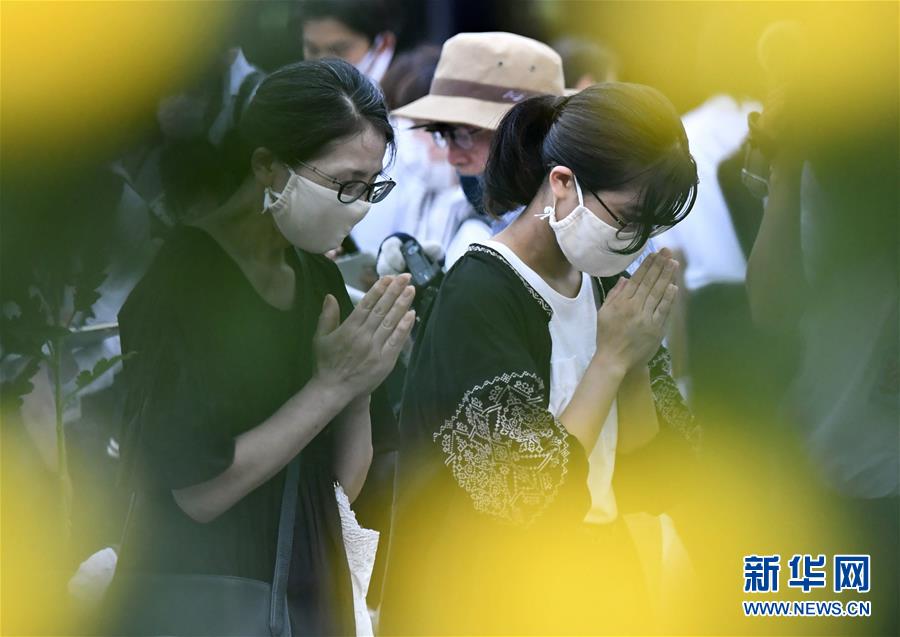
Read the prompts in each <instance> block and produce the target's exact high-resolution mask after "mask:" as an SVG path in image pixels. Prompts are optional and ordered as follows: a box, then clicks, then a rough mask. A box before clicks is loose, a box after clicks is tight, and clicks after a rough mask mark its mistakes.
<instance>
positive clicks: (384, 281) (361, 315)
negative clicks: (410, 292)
mask: <svg viewBox="0 0 900 637" xmlns="http://www.w3.org/2000/svg"><path fill="white" fill-rule="evenodd" d="M393 280H394V277H392V276H383V277H381V278H380V279H378V281H376V282H375V285H373V286H372V287H371V288H369V291H368V292H366V294H365V296H363V297H362V299H361V300H360V302H359V303H357V304H356V307H355V308H353V311H352V312H351V313H350V316H348V317H347V320H346V321H344V325H346V326H347V327H349V328H351V329H356V328H358V327H359V326H360V325H362V324H363V323H365V321H366V319H367V318H369V314H370V313H371V312H372V309H373V308H374V307H375V304H376V303H378V301H379V300H380V299H381V297H382V296H383V295H384V293H385V291H386V290H387V289H388V287H389V286H390V285H391V283H392V282H393Z"/></svg>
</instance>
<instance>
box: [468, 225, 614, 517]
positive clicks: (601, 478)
mask: <svg viewBox="0 0 900 637" xmlns="http://www.w3.org/2000/svg"><path fill="white" fill-rule="evenodd" d="M480 243H481V244H482V245H485V246H487V247H489V248H491V249H493V250H495V251H497V252H499V253H500V254H501V255H503V257H504V258H505V259H506V260H507V261H508V262H509V264H510V265H511V266H512V267H513V268H515V270H516V272H518V273H519V274H520V275H521V276H522V278H523V279H525V280H526V281H527V282H528V284H529V285H531V287H533V288H534V289H535V291H536V292H537V293H538V294H540V295H541V296H542V297H543V299H544V300H545V301H546V302H547V303H548V304H549V305H550V308H551V309H552V310H553V316H552V317H551V318H550V326H549V327H550V343H551V355H550V404H549V407H548V409H549V411H550V413H552V414H553V415H554V416H556V417H557V418H559V415H560V414H561V413H562V412H563V411H564V410H565V408H566V406H567V405H568V404H569V401H570V400H572V396H573V395H574V394H575V390H576V389H577V387H578V383H580V382H581V379H582V377H583V376H584V373H585V371H587V368H588V365H590V362H591V359H592V358H593V356H594V352H595V351H596V349H597V298H596V293H595V290H594V285H593V283H592V282H591V278H590V276H588V275H587V274H582V275H581V288H580V289H579V291H578V296H576V297H574V298H571V297H567V296H564V295H562V294H560V293H559V292H557V291H556V290H554V289H553V288H552V287H550V285H548V284H547V282H546V281H544V279H542V278H541V276H540V275H539V274H538V273H537V272H535V271H534V270H532V269H531V268H529V267H528V266H527V265H525V263H524V262H523V261H522V260H521V259H520V258H519V257H518V256H516V253H515V252H513V251H512V250H511V249H510V248H509V246H507V245H505V244H503V243H500V242H499V241H492V240H488V241H482V242H480ZM618 433H619V424H618V416H617V408H616V401H615V400H613V403H612V406H611V407H610V410H609V415H608V416H607V418H606V422H605V423H603V428H602V429H601V430H600V436H599V438H598V439H597V443H596V444H595V445H594V448H593V449H591V450H589V457H588V462H589V465H590V470H589V473H588V486H589V487H590V491H591V511H590V513H589V514H588V516H587V520H588V521H590V522H609V521H612V520H613V519H615V517H616V514H617V509H616V500H615V495H614V494H613V491H612V475H613V469H614V468H615V461H616V441H617V439H618Z"/></svg>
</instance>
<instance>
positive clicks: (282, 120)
mask: <svg viewBox="0 0 900 637" xmlns="http://www.w3.org/2000/svg"><path fill="white" fill-rule="evenodd" d="M253 85H254V83H253V82H250V83H249V85H248V92H252V90H253V88H254V86H253ZM255 88H256V90H255V93H254V94H253V95H252V97H250V99H249V102H247V104H246V106H244V107H243V109H242V112H241V116H240V122H239V124H238V126H237V127H236V128H234V129H233V130H231V131H230V132H229V133H228V134H227V135H226V136H225V140H224V142H223V143H222V146H221V147H220V148H215V147H213V146H212V145H211V144H210V143H209V142H208V141H207V140H206V138H205V137H204V138H203V139H196V140H190V141H188V142H185V143H179V144H174V145H171V146H170V147H169V148H168V149H167V152H166V153H165V154H164V157H163V159H162V160H161V163H162V166H161V171H162V172H163V186H164V189H165V191H166V200H167V202H168V203H169V204H170V205H171V207H172V208H173V211H174V212H175V213H176V215H177V216H181V215H182V214H183V212H184V210H185V209H186V208H187V207H188V206H189V205H190V203H191V202H192V201H195V200H196V199H197V198H198V197H199V196H201V195H203V194H211V195H212V196H213V197H214V198H215V199H216V200H217V201H218V202H220V203H221V202H222V201H224V200H226V199H227V198H228V197H230V196H231V195H232V194H233V193H234V191H235V190H236V189H237V188H238V186H239V185H240V184H241V182H243V180H244V179H245V178H246V176H247V174H248V173H249V172H250V155H251V153H252V152H253V150H255V149H256V148H260V147H264V148H267V149H269V150H270V151H271V152H272V153H273V154H274V155H275V157H276V158H277V159H279V160H280V161H282V162H284V163H286V164H288V165H292V166H293V165H296V164H297V162H299V161H306V160H309V159H314V158H315V157H317V156H319V155H320V154H322V153H323V152H326V151H327V150H328V146H329V145H330V144H332V143H333V142H335V141H337V140H339V139H342V138H345V137H347V136H350V135H353V134H355V133H358V132H360V131H362V130H363V129H364V127H365V126H372V127H374V128H375V130H376V131H378V132H380V133H382V134H383V135H384V137H385V140H386V142H387V144H388V147H389V149H390V152H391V156H393V152H394V129H393V128H392V127H391V125H390V122H389V121H388V116H387V107H386V106H385V104H384V98H383V97H382V94H381V91H380V89H379V88H378V87H377V86H376V85H375V84H373V83H372V82H371V81H369V80H368V78H366V77H365V76H364V75H363V74H362V73H360V72H359V71H357V70H356V69H355V68H354V67H353V66H352V65H351V64H347V63H346V62H344V61H342V60H336V59H329V60H316V61H304V62H296V63H294V64H289V65H287V66H283V67H281V68H280V69H278V70H276V71H274V72H273V73H272V74H271V75H269V76H268V77H266V78H265V79H264V80H262V82H260V83H259V85H258V86H256V87H255ZM243 90H244V89H243V86H242V91H243Z"/></svg>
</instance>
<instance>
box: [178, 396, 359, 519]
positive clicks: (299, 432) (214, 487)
mask: <svg viewBox="0 0 900 637" xmlns="http://www.w3.org/2000/svg"><path fill="white" fill-rule="evenodd" d="M351 398H352V396H350V395H349V392H348V390H347V389H342V388H340V387H335V386H329V385H328V384H326V383H323V382H322V381H319V380H317V379H315V378H314V379H312V380H310V382H308V383H307V384H306V385H305V386H304V387H303V389H302V390H300V391H299V392H298V393H297V394H295V395H294V396H293V397H291V398H290V400H288V401H287V402H286V403H285V404H284V405H282V407H281V408H280V409H279V410H278V411H276V412H275V413H274V414H273V415H272V416H271V417H269V418H267V419H266V420H265V421H263V422H262V423H261V424H259V425H257V426H256V427H254V428H253V429H251V430H249V431H246V432H244V433H243V434H241V435H240V436H238V437H237V438H236V439H235V446H234V461H233V462H232V463H231V466H230V467H228V469H226V470H225V471H224V472H223V473H220V474H219V475H217V476H216V477H214V478H212V479H211V480H207V481H206V482H201V483H200V484H195V485H191V486H189V487H185V488H183V489H177V490H174V491H172V495H173V497H174V498H175V502H176V503H177V504H178V506H179V507H181V509H182V510H183V511H184V512H185V513H186V514H187V515H188V516H190V517H191V518H192V519H193V520H195V521H196V522H201V523H207V522H211V521H212V520H214V519H216V518H217V517H219V516H220V515H221V514H222V513H224V512H225V511H227V510H228V509H230V508H231V507H232V506H234V505H235V504H236V503H237V502H239V501H240V500H241V499H242V498H244V497H245V496H246V495H247V494H248V493H250V492H251V491H253V490H254V489H256V488H257V487H259V486H260V485H262V484H263V483H265V482H266V481H267V480H269V479H270V478H272V476H274V475H275V474H277V473H278V472H279V471H281V470H282V469H283V468H284V467H285V466H286V465H287V464H288V463H289V462H290V461H291V460H292V459H293V458H294V456H296V455H297V454H298V453H300V451H302V450H303V448H304V447H306V445H307V444H309V442H310V441H311V440H312V439H313V438H315V437H316V435H318V433H319V432H320V431H322V429H323V428H324V427H325V426H326V425H327V424H328V423H329V422H331V420H332V419H333V418H334V417H335V416H336V415H337V414H338V412H340V411H341V410H342V409H343V408H344V407H345V406H346V405H347V403H349V402H350V399H351Z"/></svg>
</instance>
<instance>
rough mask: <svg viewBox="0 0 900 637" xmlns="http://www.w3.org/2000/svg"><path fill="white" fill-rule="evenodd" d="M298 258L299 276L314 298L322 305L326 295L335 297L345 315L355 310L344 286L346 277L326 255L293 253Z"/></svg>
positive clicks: (301, 251) (295, 251) (304, 252)
mask: <svg viewBox="0 0 900 637" xmlns="http://www.w3.org/2000/svg"><path fill="white" fill-rule="evenodd" d="M292 256H293V257H295V258H296V263H297V267H298V270H297V272H298V276H300V277H301V278H302V285H305V286H307V287H309V288H310V289H311V290H312V291H313V292H314V294H313V296H314V297H316V299H318V302H319V303H321V299H320V298H319V297H321V298H324V297H325V295H326V294H331V295H333V296H334V297H335V298H336V299H337V300H338V303H339V304H340V306H341V311H342V312H343V313H344V315H346V314H348V313H349V312H350V311H352V309H353V304H352V302H351V301H350V296H349V294H348V293H347V288H346V286H345V285H344V277H343V275H342V274H341V271H340V270H339V269H338V267H337V264H336V263H335V262H334V261H332V260H331V259H329V258H328V257H326V256H325V255H324V254H313V253H312V252H306V251H305V250H300V249H296V250H293V251H292Z"/></svg>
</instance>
